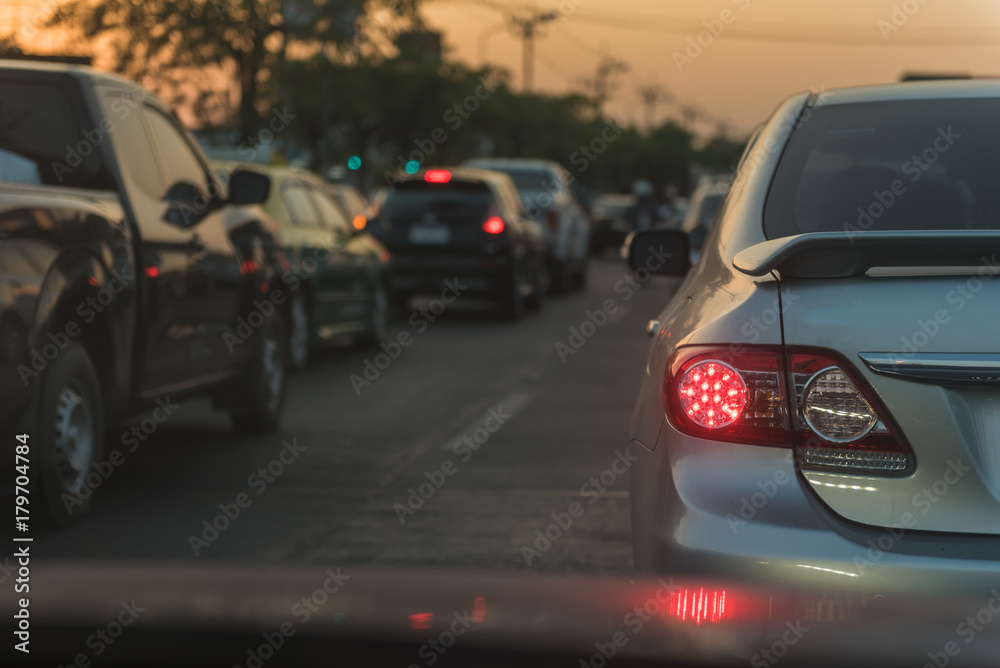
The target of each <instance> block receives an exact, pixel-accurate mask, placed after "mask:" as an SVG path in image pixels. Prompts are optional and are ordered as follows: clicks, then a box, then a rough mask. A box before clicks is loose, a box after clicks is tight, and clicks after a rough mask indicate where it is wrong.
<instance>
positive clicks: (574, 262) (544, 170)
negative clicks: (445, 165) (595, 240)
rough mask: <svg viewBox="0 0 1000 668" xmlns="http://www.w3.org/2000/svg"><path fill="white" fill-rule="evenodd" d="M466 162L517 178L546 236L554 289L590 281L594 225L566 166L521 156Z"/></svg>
mask: <svg viewBox="0 0 1000 668" xmlns="http://www.w3.org/2000/svg"><path fill="white" fill-rule="evenodd" d="M463 165H465V166H466V167H476V168H479V169H491V170H495V171H500V172H504V173H505V174H508V175H509V176H510V177H511V179H513V181H514V185H515V186H516V187H517V190H518V192H519V193H520V194H521V198H522V199H523V200H524V209H525V211H526V212H527V214H528V216H529V217H530V218H531V219H532V220H534V221H536V222H537V223H538V224H539V225H540V226H541V229H542V232H543V234H544V235H545V243H546V245H547V248H548V256H547V261H548V272H549V277H550V279H551V285H552V290H553V292H555V293H556V294H566V293H568V292H569V291H570V290H572V289H574V288H582V287H583V286H585V285H586V284H587V260H588V257H589V252H590V240H589V239H590V225H589V221H588V219H587V216H586V215H585V214H584V211H583V208H582V207H581V205H580V203H579V201H577V197H576V194H575V192H574V190H573V187H572V184H573V182H574V178H573V176H572V175H571V174H570V173H569V172H568V171H567V170H566V168H565V167H563V166H562V165H560V164H558V163H555V162H549V161H545V160H529V159H521V158H476V159H475V160H468V161H466V162H464V163H463Z"/></svg>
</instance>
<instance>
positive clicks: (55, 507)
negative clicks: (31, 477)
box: [28, 341, 104, 526]
mask: <svg viewBox="0 0 1000 668" xmlns="http://www.w3.org/2000/svg"><path fill="white" fill-rule="evenodd" d="M103 420H104V410H103V405H102V399H101V389H100V384H99V383H98V380H97V372H96V371H95V370H94V365H93V363H92V362H91V361H90V355H88V354H87V351H86V350H85V349H84V347H83V346H81V345H80V344H79V343H77V342H75V341H70V342H69V343H68V344H67V346H66V348H65V349H64V350H63V351H62V352H61V353H59V355H58V356H57V357H56V358H55V359H54V360H52V363H51V365H50V366H49V368H48V369H47V370H46V372H45V375H44V377H43V378H42V384H41V389H40V391H39V394H38V416H37V425H38V426H37V428H36V430H35V433H34V434H32V435H31V437H32V440H31V441H29V443H28V445H29V446H31V451H32V452H34V453H35V461H36V462H37V464H36V466H37V468H36V469H35V471H37V473H36V475H37V476H38V478H37V482H38V488H37V492H38V498H39V511H40V512H39V520H40V521H41V522H42V523H43V524H45V525H48V526H65V525H67V524H70V523H71V522H74V521H76V520H79V519H80V518H81V517H83V516H84V515H86V514H88V513H89V512H90V511H91V509H92V507H93V501H94V490H88V489H87V482H86V478H87V474H88V473H90V470H91V468H92V466H93V465H94V463H96V462H99V461H100V460H101V456H102V453H103V450H104V447H103V446H104V423H103ZM83 491H87V492H88V493H87V494H86V496H85V497H84V496H83V495H82V494H81V492H83Z"/></svg>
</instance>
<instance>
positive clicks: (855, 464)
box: [788, 350, 913, 474]
mask: <svg viewBox="0 0 1000 668" xmlns="http://www.w3.org/2000/svg"><path fill="white" fill-rule="evenodd" d="M788 365H789V369H788V373H789V377H790V380H791V383H793V384H794V387H795V392H794V395H793V404H792V407H793V408H792V410H793V414H792V417H793V419H794V422H795V423H796V442H795V446H796V450H797V451H798V454H799V457H800V459H801V461H802V464H803V465H804V466H807V467H810V468H835V469H838V470H847V471H855V472H858V473H875V474H878V473H882V474H887V473H890V474H891V473H895V474H904V473H907V472H909V470H910V469H911V467H912V465H913V454H912V451H911V450H910V448H909V446H908V445H907V444H906V441H905V440H904V438H903V436H902V432H901V431H900V430H899V427H898V426H896V425H895V423H893V422H892V420H891V418H890V416H889V413H888V411H887V410H886V409H885V408H884V407H883V406H882V405H881V402H879V401H878V398H877V397H876V396H875V394H874V393H873V392H872V391H871V390H870V389H869V388H868V386H867V385H866V384H865V383H864V381H863V380H862V379H861V378H860V376H858V375H857V371H855V370H854V368H853V367H851V365H849V364H847V363H846V362H845V361H843V360H841V359H839V358H838V357H836V356H834V355H833V354H831V353H829V352H827V351H816V352H813V351H795V350H793V351H790V353H789V355H788Z"/></svg>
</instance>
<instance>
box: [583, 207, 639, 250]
mask: <svg viewBox="0 0 1000 668" xmlns="http://www.w3.org/2000/svg"><path fill="white" fill-rule="evenodd" d="M638 201H639V198H638V197H636V196H635V195H601V196H600V197H598V198H597V200H595V202H594V208H593V212H592V214H591V224H590V252H591V254H593V255H600V254H601V253H603V252H604V250H605V249H607V248H615V247H620V246H621V245H622V244H623V243H624V242H625V238H626V237H627V236H628V234H629V232H631V231H632V230H634V229H635V224H634V222H633V221H632V217H633V211H634V210H635V208H636V205H637V204H638Z"/></svg>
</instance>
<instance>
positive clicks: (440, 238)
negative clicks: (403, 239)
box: [410, 225, 451, 244]
mask: <svg viewBox="0 0 1000 668" xmlns="http://www.w3.org/2000/svg"><path fill="white" fill-rule="evenodd" d="M450 239H451V231H450V230H449V229H448V226H447V225H414V226H413V227H411V228H410V241H411V242H412V243H415V244H446V243H448V241H449V240H450Z"/></svg>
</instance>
